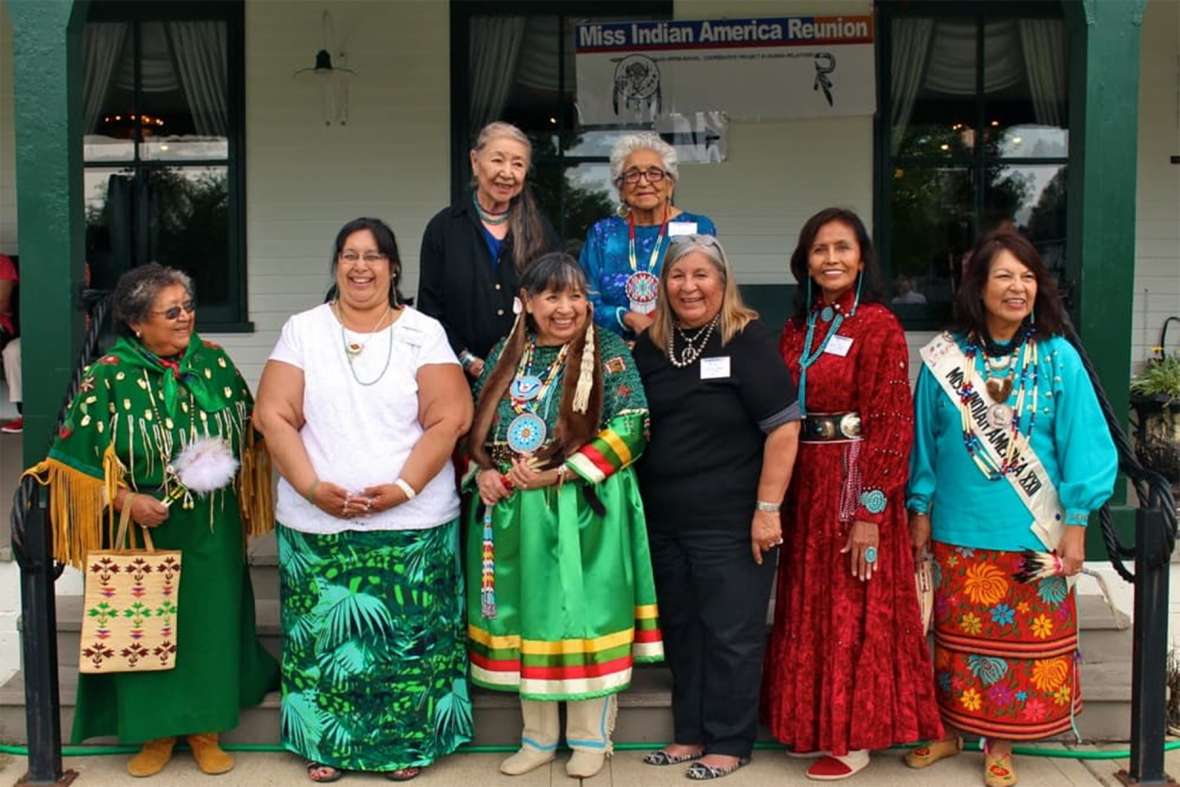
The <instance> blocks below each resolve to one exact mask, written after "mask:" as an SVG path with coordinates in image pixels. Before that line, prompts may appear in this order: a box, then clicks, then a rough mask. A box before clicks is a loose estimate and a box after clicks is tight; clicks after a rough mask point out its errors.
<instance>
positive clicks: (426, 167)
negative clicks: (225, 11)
mask: <svg viewBox="0 0 1180 787" xmlns="http://www.w3.org/2000/svg"><path fill="white" fill-rule="evenodd" d="M328 8H329V10H330V11H331V14H332V21H333V24H334V27H335V30H336V39H337V41H336V44H337V46H336V48H337V49H338V50H342V51H344V52H345V53H346V59H345V60H342V59H341V57H340V56H339V55H338V53H337V52H333V53H332V56H333V61H334V63H335V64H336V65H338V66H339V65H343V64H345V63H346V64H347V65H348V67H349V68H352V69H355V70H356V71H357V74H358V75H357V76H356V77H355V78H354V79H352V80H351V83H350V86H349V117H348V123H347V125H344V126H340V125H336V124H333V125H331V126H326V125H325V124H324V121H323V115H322V110H321V98H320V80H319V78H317V77H316V76H314V75H312V74H305V75H303V76H302V77H299V78H294V77H293V76H292V74H293V72H294V71H295V70H296V69H300V68H306V67H308V66H310V65H311V64H312V62H313V59H314V56H315V53H316V50H318V49H320V47H321V46H322V43H321V42H322V38H323V36H322V32H321V19H320V15H321V12H322V11H323V9H324V6H322V5H317V4H312V3H306V2H300V1H299V0H247V3H246V29H245V37H246V233H247V234H246V238H247V241H246V244H247V245H246V257H247V277H248V288H249V319H250V320H251V321H252V322H253V323H254V327H255V332H254V333H253V334H221V335H217V336H215V337H211V338H214V339H215V340H216V341H217V342H219V343H221V344H223V345H224V346H225V347H226V349H227V350H228V351H229V353H230V355H231V356H232V357H233V359H234V361H235V362H236V363H237V364H238V366H239V367H240V368H241V369H242V373H243V374H244V375H245V376H246V379H247V380H249V381H250V382H251V383H252V384H253V383H256V382H257V379H258V376H259V375H260V373H261V371H262V366H263V364H264V363H265V362H266V357H267V355H268V354H269V353H270V350H271V348H272V347H273V346H274V343H275V341H276V339H277V338H278V332H279V330H280V329H281V328H282V325H283V322H284V321H285V320H286V319H287V317H289V316H290V315H291V314H293V313H295V312H298V311H301V310H303V309H307V308H310V307H311V306H314V305H315V304H317V303H319V302H320V301H321V300H322V299H323V296H324V293H325V292H326V291H327V288H328V286H329V284H330V278H329V275H328V263H329V260H330V258H331V247H332V242H333V240H334V239H335V236H336V232H337V230H339V229H340V226H341V225H342V224H344V223H345V222H346V221H348V220H350V219H354V218H356V217H358V216H376V217H378V218H381V219H384V220H385V221H386V222H388V223H389V225H390V226H391V227H393V230H394V233H395V234H396V235H397V239H398V246H399V250H400V252H401V255H402V261H403V266H404V270H405V279H404V283H403V285H402V289H403V292H405V293H406V294H409V295H413V294H414V293H415V292H416V291H417V289H418V250H419V245H420V243H421V241H422V230H423V229H424V228H425V227H426V222H427V221H428V220H429V219H430V217H431V216H432V215H433V214H434V213H435V212H437V211H438V210H439V209H440V208H441V207H442V206H443V205H446V204H449V202H450V100H451V99H450V63H449V57H450V43H449V35H450V32H449V25H450V11H449V5H448V3H446V2H445V1H444V0H432V1H431V2H396V3H374V2H333V3H331V4H330V5H329V6H328Z"/></svg>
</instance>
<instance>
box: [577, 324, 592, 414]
mask: <svg viewBox="0 0 1180 787" xmlns="http://www.w3.org/2000/svg"><path fill="white" fill-rule="evenodd" d="M595 355H596V352H595V343H594V312H593V311H591V312H590V314H589V316H588V317H587V318H586V343H585V344H584V345H582V365H581V367H580V369H579V371H578V387H577V388H575V389H574V402H573V409H574V412H575V413H585V412H586V409H587V408H588V407H589V406H590V392H591V391H592V390H593V389H594V356H595Z"/></svg>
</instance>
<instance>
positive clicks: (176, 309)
mask: <svg viewBox="0 0 1180 787" xmlns="http://www.w3.org/2000/svg"><path fill="white" fill-rule="evenodd" d="M181 309H183V310H184V313H185V314H192V313H193V312H195V311H196V310H197V302H196V301H194V300H192V299H191V298H190V299H189V300H187V301H185V302H184V303H182V304H180V305H179V306H173V307H171V308H168V309H163V310H158V309H153V310H152V314H161V315H163V316H164V319H165V320H171V321H173V322H175V321H176V320H179V319H180V311H181Z"/></svg>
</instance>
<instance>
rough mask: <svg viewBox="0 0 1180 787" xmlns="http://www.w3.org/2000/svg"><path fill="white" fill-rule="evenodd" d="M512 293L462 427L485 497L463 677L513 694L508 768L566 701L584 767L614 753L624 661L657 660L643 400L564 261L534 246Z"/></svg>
mask: <svg viewBox="0 0 1180 787" xmlns="http://www.w3.org/2000/svg"><path fill="white" fill-rule="evenodd" d="M519 305H520V306H521V309H522V313H521V314H520V316H519V318H518V320H517V322H516V325H515V327H514V328H513V330H512V333H511V334H510V335H509V336H508V337H507V338H506V339H505V340H503V341H501V342H500V344H499V345H497V346H496V348H495V349H494V350H493V351H492V353H491V355H490V356H489V358H488V363H487V364H486V366H485V369H484V372H483V375H482V376H481V378H480V380H479V382H478V384H477V389H476V390H477V393H478V395H479V404H478V406H477V408H476V416H475V422H474V425H473V427H472V430H471V435H470V438H469V440H470V449H471V454H472V457H473V459H474V461H475V464H476V465H477V467H478V472H477V473H476V475H475V481H476V486H477V487H478V495H479V498H480V501H474V502H477V503H478V502H481V501H482V503H483V505H472V506H471V507H470V519H469V521H468V538H467V551H468V555H467V558H468V559H467V566H468V570H469V571H470V572H471V576H470V577H469V580H468V590H467V620H468V626H467V635H468V639H469V649H470V658H471V676H472V681H473V682H474V683H475V684H476V685H479V686H484V687H486V688H490V689H495V690H498V691H511V692H518V693H519V694H520V697H521V713H522V715H523V717H524V731H523V733H522V735H521V747H520V750H519V751H518V752H517V753H516V754H514V755H512V756H511V757H509V758H508V759H506V760H505V761H504V762H503V763H502V764H501V766H500V770H501V771H502V772H504V773H506V774H509V775H519V774H523V773H526V772H528V771H530V770H532V769H534V768H537V767H539V766H541V765H544V764H545V763H547V762H549V761H551V760H552V759H553V757H554V752H555V750H556V749H557V742H558V734H559V730H558V716H557V702H558V701H559V700H566V701H567V720H566V743H568V744H569V746H570V748H572V749H573V750H574V754H573V757H572V758H571V759H570V761H569V763H568V764H567V765H566V771H567V772H568V773H569V775H570V776H574V777H581V778H589V777H591V776H593V775H594V774H595V773H597V772H598V771H599V770H600V769H601V768H602V765H603V762H604V759H605V757H606V756H607V755H608V754H609V753H610V752H611V732H612V730H613V727H614V720H615V714H616V712H617V701H616V695H617V694H618V692H620V691H623V690H624V689H626V688H627V687H628V685H630V682H631V668H632V664H633V663H634V662H637V661H638V662H644V661H659V660H660V659H662V658H663V644H662V640H661V636H660V631H659V626H658V621H657V613H656V603H655V598H656V596H655V586H654V583H653V580H652V572H651V560H650V557H649V554H648V547H647V532H646V529H645V524H644V518H643V503H642V501H641V500H640V499H639V486H638V483H637V482H636V479H635V475H634V472H633V471H632V469H631V464H632V462H634V461H635V459H636V458H638V456H639V454H640V453H641V452H642V451H643V447H644V445H645V442H646V440H645V429H646V421H647V402H646V400H645V398H644V395H643V386H642V384H641V383H640V381H639V374H638V372H637V371H636V369H635V364H634V362H633V361H632V359H631V353H630V351H629V350H628V349H627V346H626V345H625V344H624V343H623V341H622V340H621V339H620V338H618V337H617V336H615V335H614V334H613V333H610V332H607V331H596V330H595V328H594V322H593V315H592V309H591V307H590V304H589V301H588V299H587V285H586V279H585V275H584V274H583V273H582V271H581V269H580V268H579V267H578V265H577V263H576V262H575V261H574V260H573V258H571V257H569V256H568V255H565V254H547V255H544V256H542V257H540V258H538V259H537V260H536V261H535V262H534V263H533V264H532V265H531V266H529V268H528V269H527V270H526V271H525V273H524V274H523V276H522V278H521V293H520V303H519Z"/></svg>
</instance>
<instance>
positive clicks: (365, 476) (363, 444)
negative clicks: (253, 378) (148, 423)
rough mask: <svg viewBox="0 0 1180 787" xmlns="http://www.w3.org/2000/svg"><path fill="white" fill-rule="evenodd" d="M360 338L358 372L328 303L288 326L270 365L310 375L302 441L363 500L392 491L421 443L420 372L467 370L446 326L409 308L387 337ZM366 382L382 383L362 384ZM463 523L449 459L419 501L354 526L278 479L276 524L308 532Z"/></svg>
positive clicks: (334, 478)
mask: <svg viewBox="0 0 1180 787" xmlns="http://www.w3.org/2000/svg"><path fill="white" fill-rule="evenodd" d="M356 338H360V339H361V340H362V341H364V343H365V347H364V350H363V351H361V353H360V354H358V355H357V356H356V357H355V358H353V368H352V369H349V363H348V356H347V353H346V352H345V350H344V342H345V337H344V335H343V329H342V326H341V325H340V322H339V321H338V320H337V319H336V315H335V314H333V313H332V309H331V307H330V306H329V305H328V304H323V305H320V306H317V307H315V308H314V309H309V310H308V311H305V312H301V313H299V314H296V315H295V316H293V317H291V318H290V319H289V320H287V323H286V324H285V325H284V326H283V332H282V334H281V335H280V337H279V341H278V344H276V345H275V348H274V352H272V353H271V354H270V360H272V361H281V362H282V363H287V364H290V365H292V366H296V367H298V368H300V369H302V370H303V418H304V424H303V428H302V429H301V430H300V432H299V436H300V437H301V438H302V439H303V446H304V448H306V449H307V455H308V457H309V458H310V459H311V464H312V466H313V467H314V468H315V472H316V476H317V477H318V478H319V479H320V480H321V481H330V482H332V483H334V484H337V485H339V486H341V487H343V488H344V489H347V490H349V491H350V492H353V493H360V492H361V490H363V489H365V488H366V487H369V486H376V485H378V484H389V483H393V481H394V480H395V479H396V478H397V477H398V476H399V475H400V474H401V469H402V466H403V465H404V464H405V462H406V459H408V458H409V456H410V451H411V450H413V448H414V445H415V444H416V443H417V442H418V440H419V438H421V437H422V433H423V429H422V425H421V424H420V423H418V370H419V369H420V368H422V367H423V366H427V365H429V364H455V365H458V363H459V362H458V360H457V359H456V358H455V353H454V352H453V351H452V350H451V346H450V345H449V344H448V343H447V337H446V333H445V332H444V330H443V327H442V325H441V324H440V323H439V322H438V320H435V319H434V318H432V317H428V316H426V315H425V314H422V313H421V312H419V311H415V310H414V309H413V308H411V307H408V306H407V307H405V308H404V309H403V310H402V313H401V316H400V317H399V318H398V319H397V321H396V322H394V323H393V325H391V326H390V327H389V328H386V329H385V330H383V331H378V332H377V333H372V334H357V333H354V332H351V331H350V332H349V339H348V340H349V341H353V340H355V339H356ZM387 359H388V368H385V366H386V363H387ZM383 368H385V370H384V373H382V369H383ZM354 373H355V376H354ZM358 378H359V380H361V381H363V382H365V383H368V382H369V381H371V380H377V382H375V383H373V384H372V385H362V384H361V383H360V382H358V381H357V380H358ZM458 515H459V496H458V494H457V493H456V491H455V472H454V468H453V466H452V465H451V463H450V462H449V461H448V462H447V463H446V464H444V465H443V468H442V470H441V471H439V473H438V475H436V476H435V477H434V478H432V479H430V481H429V483H427V484H426V486H425V487H424V488H422V489H419V490H418V495H417V496H416V497H415V498H414V499H413V500H410V501H408V502H405V503H402V504H401V505H398V506H394V507H393V508H391V509H389V510H388V511H382V512H380V513H376V514H372V515H370V516H357V517H353V518H351V519H342V518H339V517H335V516H332V515H331V514H326V513H324V512H323V511H321V510H320V509H319V508H316V507H315V506H314V505H312V504H311V503H310V502H308V501H307V500H306V499H305V498H304V497H303V495H302V494H300V492H298V491H296V490H295V488H294V487H292V486H291V485H290V484H289V483H287V480H286V479H280V480H279V495H278V505H277V507H276V516H277V519H278V521H279V522H280V523H281V524H283V525H285V526H286V527H289V528H291V529H292V530H299V531H302V532H305V533H321V534H323V533H339V532H341V531H345V530H422V529H425V528H430V527H437V526H438V525H441V524H445V523H447V522H449V521H451V520H452V519H454V518H455V517H457V516H458Z"/></svg>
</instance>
